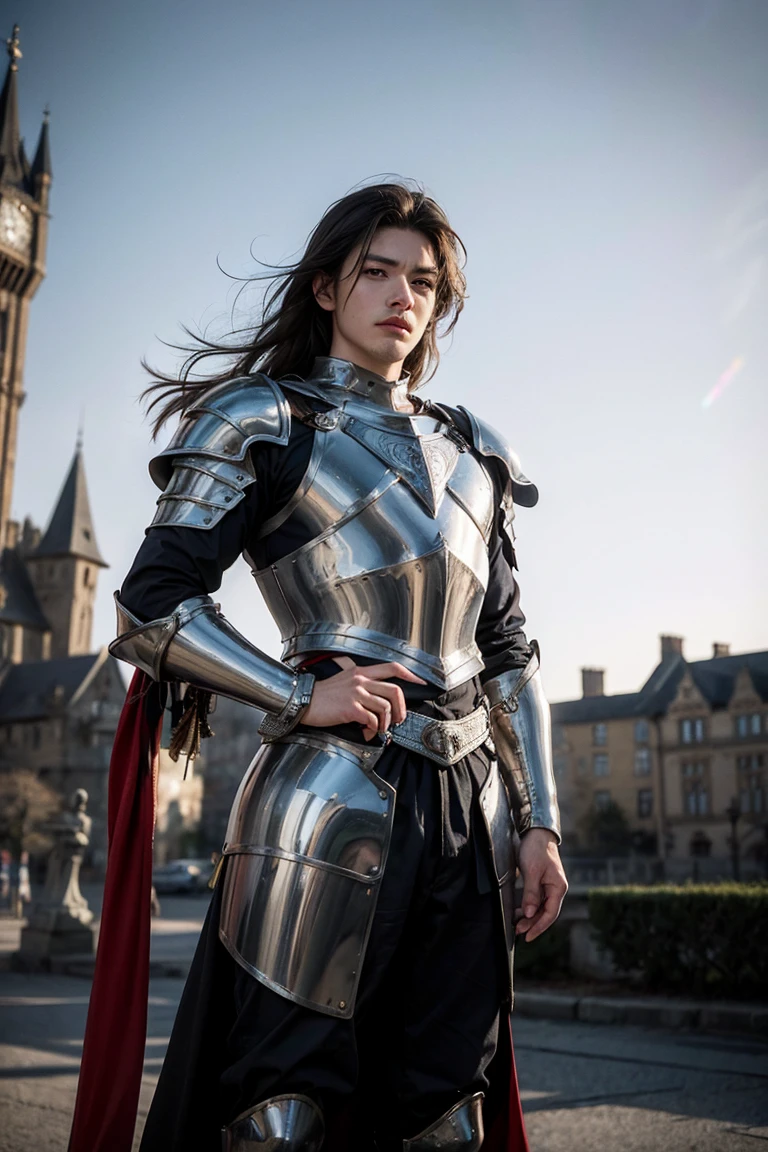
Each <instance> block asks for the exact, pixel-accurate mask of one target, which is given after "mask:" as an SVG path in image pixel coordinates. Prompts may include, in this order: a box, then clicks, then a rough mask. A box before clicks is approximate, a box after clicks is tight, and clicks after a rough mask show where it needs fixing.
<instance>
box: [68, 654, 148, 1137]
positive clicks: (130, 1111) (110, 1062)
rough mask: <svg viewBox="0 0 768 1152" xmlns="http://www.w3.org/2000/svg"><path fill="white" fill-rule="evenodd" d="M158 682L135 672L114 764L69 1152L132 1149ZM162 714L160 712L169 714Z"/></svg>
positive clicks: (140, 1061)
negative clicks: (152, 704) (152, 702)
mask: <svg viewBox="0 0 768 1152" xmlns="http://www.w3.org/2000/svg"><path fill="white" fill-rule="evenodd" d="M156 691H157V686H156V685H155V684H154V683H153V681H152V680H150V678H149V677H148V676H147V675H145V673H143V672H135V673H134V676H133V680H132V681H131V686H130V688H129V689H128V695H127V697H126V700H125V704H124V705H123V711H122V713H121V715H120V722H119V724H118V726H117V734H116V736H115V743H114V747H113V749H112V758H111V760H110V765H109V803H108V816H107V828H108V836H109V854H108V857H107V875H106V880H105V883H104V903H103V907H102V912H101V928H100V931H99V947H98V951H97V953H96V968H95V971H94V975H93V987H92V989H91V1001H90V1006H89V1008H88V1021H87V1023H86V1026H85V1040H84V1042H83V1058H82V1062H81V1064H80V1080H79V1083H78V1087H77V1101H76V1103H75V1115H74V1118H73V1121H72V1132H71V1134H70V1138H69V1152H131V1146H132V1144H133V1131H134V1128H135V1126H136V1111H137V1108H138V1103H139V1090H140V1088H141V1075H142V1069H143V1066H144V1046H145V1042H146V1035H147V999H148V995H149V936H150V899H151V891H152V837H153V834H154V826H155V780H156V772H157V752H158V748H159V745H160V721H159V720H158V722H157V723H153V722H152V721H151V720H150V709H148V708H147V707H146V704H147V699H148V695H149V694H150V693H152V692H156ZM161 715H162V714H160V716H161Z"/></svg>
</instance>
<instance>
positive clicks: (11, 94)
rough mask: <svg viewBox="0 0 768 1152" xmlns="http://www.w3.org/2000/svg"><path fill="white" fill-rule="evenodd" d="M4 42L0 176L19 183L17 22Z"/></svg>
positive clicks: (21, 166) (21, 173)
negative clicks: (5, 55) (4, 71)
mask: <svg viewBox="0 0 768 1152" xmlns="http://www.w3.org/2000/svg"><path fill="white" fill-rule="evenodd" d="M6 45H7V48H8V56H9V58H10V60H9V64H8V71H7V72H6V74H5V83H4V84H3V91H2V93H0V178H2V180H3V181H4V182H5V183H6V184H21V183H23V181H24V164H23V161H22V157H21V138H20V136H19V94H18V88H17V83H16V74H17V72H18V70H19V60H20V59H21V49H20V48H19V26H18V24H14V26H13V32H12V33H11V35H10V37H9V38H8V39H7V40H6Z"/></svg>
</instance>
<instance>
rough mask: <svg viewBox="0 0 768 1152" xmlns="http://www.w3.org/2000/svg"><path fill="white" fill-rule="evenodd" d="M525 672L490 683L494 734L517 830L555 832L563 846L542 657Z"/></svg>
mask: <svg viewBox="0 0 768 1152" xmlns="http://www.w3.org/2000/svg"><path fill="white" fill-rule="evenodd" d="M532 646H533V648H534V653H533V655H532V656H531V659H530V660H529V661H528V663H527V664H526V666H525V668H522V669H515V670H513V671H511V672H505V673H503V675H501V676H497V677H495V678H494V679H493V680H488V681H487V682H486V684H485V693H486V696H487V697H488V701H489V703H490V706H491V732H492V734H493V740H494V743H495V745H496V751H497V753H498V757H499V765H500V768H501V771H502V775H503V777H504V783H505V785H506V787H507V791H508V792H509V798H510V802H511V804H512V812H513V815H514V818H515V826H516V827H517V830H518V832H519V833H520V834H521V835H522V834H523V833H524V832H527V831H528V829H529V828H549V829H550V830H551V831H552V832H554V833H555V835H556V836H557V838H558V843H559V842H560V812H559V809H558V806H557V789H556V787H555V775H554V771H553V768H552V726H551V722H550V713H549V704H548V703H547V699H546V696H545V695H544V689H543V687H542V684H541V674H540V672H539V655H538V648H537V646H536V644H535V643H534V644H533V645H532Z"/></svg>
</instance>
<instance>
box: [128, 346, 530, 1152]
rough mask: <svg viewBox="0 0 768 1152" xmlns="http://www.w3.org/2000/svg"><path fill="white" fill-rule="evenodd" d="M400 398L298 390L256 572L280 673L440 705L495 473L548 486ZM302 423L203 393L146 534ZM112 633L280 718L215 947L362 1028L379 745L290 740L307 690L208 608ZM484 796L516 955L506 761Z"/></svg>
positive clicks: (242, 835) (495, 440)
mask: <svg viewBox="0 0 768 1152" xmlns="http://www.w3.org/2000/svg"><path fill="white" fill-rule="evenodd" d="M395 387H396V386H394V385H393V384H392V383H391V382H388V381H386V380H383V379H382V378H381V377H379V376H375V375H373V374H371V373H367V372H363V371H362V370H361V369H358V368H356V367H355V366H354V365H352V364H349V363H347V362H345V361H339V360H333V359H324V360H320V361H318V363H317V366H316V371H315V373H314V374H313V376H312V378H311V379H310V380H309V381H306V382H291V383H290V384H287V383H286V389H288V388H290V390H291V391H292V392H293V393H299V394H302V395H303V396H305V397H307V398H309V399H310V400H311V401H316V402H317V403H313V404H312V405H311V407H312V408H313V409H317V410H316V411H314V415H312V416H310V417H308V419H311V421H312V423H313V426H314V428H315V437H314V444H313V449H312V454H311V458H310V462H309V465H308V468H307V471H306V474H305V476H304V478H303V479H302V481H301V482H300V484H299V487H298V490H297V492H296V493H295V494H294V496H293V497H292V499H291V500H290V501H289V502H288V504H287V505H286V506H285V507H284V508H283V509H282V510H281V511H280V512H278V513H277V514H276V515H275V516H273V517H272V518H271V519H270V520H268V521H267V522H266V523H265V524H264V525H263V526H262V531H261V535H262V537H266V536H268V535H269V534H270V533H272V532H274V531H275V530H276V529H277V528H278V527H280V526H281V525H283V524H287V523H289V522H290V524H291V526H292V527H293V528H294V529H295V530H296V533H297V535H298V536H299V538H303V539H306V540H308V543H306V544H304V545H303V546H301V547H299V548H297V549H296V550H295V551H294V552H292V553H291V554H290V555H288V556H285V557H283V558H282V559H281V560H278V561H277V562H276V563H274V564H272V565H271V566H270V567H267V568H262V569H257V568H256V565H255V561H254V559H253V558H249V557H246V558H247V559H250V560H251V564H252V567H253V569H254V576H255V577H256V581H257V584H258V585H259V587H260V589H261V591H262V593H263V594H264V597H265V599H266V601H267V604H268V606H269V608H270V610H271V612H272V615H273V616H274V618H275V620H276V621H277V623H278V625H279V627H280V628H281V632H282V637H283V644H284V649H283V659H284V660H286V661H289V662H291V663H292V664H294V665H298V664H299V663H300V662H301V660H302V659H303V658H305V657H306V656H307V655H308V654H309V653H313V652H320V651H322V652H327V651H335V652H344V651H346V652H349V653H355V654H360V655H364V656H369V657H373V658H375V659H380V660H398V661H401V662H402V663H403V664H405V665H406V666H407V667H409V668H411V669H412V670H413V671H414V672H416V673H417V674H418V675H421V676H423V677H424V678H425V679H426V680H428V681H430V682H431V683H433V684H435V685H437V687H438V688H439V689H440V690H441V691H445V690H447V689H449V688H452V687H454V686H457V685H459V684H461V683H463V682H465V681H466V680H467V679H469V678H470V677H471V676H473V675H475V674H476V673H478V672H479V671H480V670H481V669H482V667H483V662H482V658H481V654H480V651H479V649H478V647H477V645H476V642H475V632H476V628H477V623H478V618H479V614H480V609H481V605H482V602H483V598H484V595H485V591H486V586H487V582H488V573H489V561H488V543H489V539H490V534H491V531H492V527H493V523H494V520H495V518H496V516H497V513H498V508H497V504H496V500H497V497H496V488H495V485H494V480H493V475H492V468H489V466H488V463H487V460H488V459H489V458H490V457H496V458H498V460H499V461H501V463H502V466H503V468H504V469H505V475H506V494H505V498H504V500H505V509H506V511H507V514H508V515H509V514H511V508H512V502H513V501H514V500H518V502H520V503H523V504H532V503H535V500H536V497H537V494H536V489H535V488H534V486H533V485H532V484H531V483H530V481H528V480H527V479H526V477H525V476H523V474H522V472H521V471H520V468H519V464H518V463H517V461H516V458H515V457H514V454H513V453H512V452H511V449H509V448H508V447H507V446H506V445H505V444H504V442H503V441H502V440H501V438H500V437H498V435H497V434H495V433H493V432H492V430H491V429H488V428H487V426H485V425H483V424H482V423H481V422H480V421H478V420H477V419H476V418H475V417H473V416H470V415H469V414H465V415H466V422H467V428H468V431H467V435H466V436H465V435H463V434H462V433H461V432H460V431H459V430H458V429H457V427H456V424H454V423H453V422H452V421H451V420H448V419H445V418H443V415H442V412H443V410H441V409H436V410H435V411H433V412H431V413H430V411H429V409H428V407H426V406H425V407H424V409H423V411H422V412H420V413H418V414H416V415H411V414H405V413H403V412H400V411H397V410H396V408H395V403H396V392H395ZM290 416H291V413H290V408H289V405H288V402H287V400H286V398H285V396H284V394H283V392H282V390H281V389H280V388H279V387H278V386H277V385H276V384H274V383H272V382H271V381H268V380H266V379H265V378H263V377H258V376H255V377H248V378H246V379H244V380H238V381H232V382H230V383H228V384H227V385H222V386H220V387H218V388H215V389H213V390H211V392H209V393H207V394H206V396H205V397H204V399H203V401H202V403H200V404H198V405H196V406H194V407H193V408H192V409H190V411H189V412H188V413H187V414H186V416H185V418H184V420H183V421H182V425H181V427H180V429H179V432H178V433H177V434H176V436H175V437H174V439H173V441H172V443H171V446H170V448H169V449H168V450H167V451H166V452H164V453H162V454H161V455H160V456H159V457H157V458H156V459H155V460H154V461H153V463H152V465H151V472H152V475H153V477H154V478H155V480H156V481H157V482H158V483H159V484H160V485H161V486H164V491H163V494H162V496H161V497H160V500H159V510H158V513H157V516H156V517H155V520H154V521H153V527H154V526H159V525H163V524H185V525H188V526H190V527H193V528H196V529H199V530H206V529H208V528H210V527H212V526H213V524H214V523H215V522H216V520H217V519H218V518H220V517H221V516H222V515H223V514H224V512H225V511H226V510H227V508H229V507H232V506H233V505H234V504H235V503H236V502H237V500H239V499H242V498H243V494H244V491H245V489H246V487H247V485H248V484H250V483H253V481H254V480H255V472H254V470H253V467H252V465H251V462H250V460H249V456H248V448H249V446H250V445H251V444H253V443H255V442H258V441H259V440H264V441H271V442H273V443H283V444H284V443H287V440H288V435H289V431H290ZM494 467H495V465H494ZM119 628H120V631H121V633H122V635H121V637H120V639H119V640H118V641H116V642H115V643H114V644H113V645H112V649H111V650H112V652H113V654H114V655H116V656H120V657H122V658H124V659H128V660H129V661H131V662H132V663H135V664H137V665H138V666H139V667H141V668H143V669H144V670H145V671H147V672H148V673H149V674H150V675H152V676H155V677H156V678H158V677H171V678H176V679H178V680H181V681H186V682H189V683H193V684H196V685H198V686H200V687H203V688H207V689H209V690H211V691H213V692H221V693H223V694H225V695H229V696H232V697H234V698H235V699H238V700H243V701H245V702H246V703H250V704H256V705H258V706H259V707H261V708H264V709H266V711H267V712H268V713H271V714H272V716H273V717H275V723H274V725H273V727H272V730H271V732H270V734H269V743H267V744H265V745H264V746H263V747H262V749H260V751H259V753H258V754H257V756H256V758H255V760H254V762H253V764H252V765H251V768H250V769H249V771H248V773H247V775H246V777H245V778H244V780H243V783H242V784H241V787H240V790H239V792H238V796H237V798H236V800H235V803H234V806H233V810H232V815H231V818H230V823H229V827H228V830H227V839H226V844H225V849H224V851H225V860H226V867H225V869H224V881H223V883H224V892H223V909H222V914H221V921H220V932H221V938H222V940H223V942H224V943H225V945H226V947H227V948H228V949H229V950H230V952H231V953H232V955H233V956H234V957H235V958H236V959H237V961H238V962H239V963H240V964H241V965H242V966H243V967H245V968H246V969H247V970H248V971H249V972H251V973H252V974H253V975H254V976H255V977H257V979H259V980H261V981H262V982H263V983H265V984H267V985H268V986H270V987H272V988H273V989H275V990H276V991H278V992H280V993H281V994H282V995H284V996H286V997H287V998H289V999H291V1000H294V1001H296V1002H297V1003H300V1004H304V1005H308V1006H310V1007H313V1008H315V1009H316V1010H318V1011H320V1012H324V1013H327V1014H330V1015H335V1016H342V1017H348V1016H351V1015H352V1012H353V1010H354V1002H355V995H356V991H357V983H358V979H359V974H360V970H361V965H362V959H363V954H364V950H365V946H366V942H367V939H368V934H369V930H370V926H371V921H372V917H373V913H374V909H375V904H376V898H377V894H378V888H379V884H380V880H381V875H382V872H383V869H384V866H385V863H386V856H387V849H388V844H389V836H390V829H391V820H392V812H393V799H394V794H393V790H392V789H391V787H390V786H389V785H387V784H385V783H384V781H383V780H381V779H380V778H379V777H378V776H377V775H376V773H375V770H374V769H375V763H376V758H377V756H378V755H379V754H380V751H381V750H380V749H373V748H365V747H361V746H358V745H354V744H348V743H346V742H344V741H340V740H338V739H336V738H334V737H331V736H330V735H327V734H325V733H323V732H320V731H318V732H313V733H312V734H311V735H307V734H305V733H301V734H299V733H294V734H293V735H291V736H288V737H285V736H283V735H282V733H284V732H285V730H286V728H287V727H290V725H291V724H292V723H295V715H296V704H297V701H298V702H299V704H300V702H301V700H302V698H306V687H307V683H305V682H303V681H302V678H301V677H299V676H298V675H297V674H296V672H294V670H293V668H292V667H288V666H287V665H286V664H281V663H279V662H278V661H275V660H272V659H271V658H270V657H268V656H266V655H264V654H263V653H261V652H259V651H258V649H256V648H254V647H253V646H252V645H251V644H250V643H249V642H248V641H247V640H246V639H245V638H244V637H242V636H241V635H240V634H239V633H237V632H236V631H235V629H233V628H232V627H231V626H230V625H229V624H228V623H227V621H226V620H225V619H224V617H222V616H221V614H220V613H219V612H218V608H217V606H216V605H214V604H213V602H212V601H211V599H210V597H197V598H195V599H194V600H190V601H187V602H186V603H185V604H183V605H180V606H179V608H178V609H177V610H176V612H174V613H173V614H172V615H171V616H170V617H168V618H167V619H164V620H158V621H153V622H151V623H150V624H144V625H142V624H140V623H139V622H138V621H136V620H134V619H133V618H132V617H130V615H129V614H128V613H126V612H125V611H124V610H120V612H119ZM515 675H517V674H515ZM513 679H514V677H513ZM311 680H312V678H311V677H309V680H308V683H309V684H310V685H311ZM501 680H503V681H504V684H506V680H504V678H501ZM302 693H304V696H302ZM489 699H491V697H490V696H489ZM491 703H497V701H496V700H495V698H493V699H491ZM488 723H489V722H488V713H487V709H486V708H485V707H484V708H482V709H479V710H478V711H477V712H476V713H473V714H472V715H471V716H468V717H464V718H462V719H461V720H459V721H443V722H439V723H435V722H431V721H429V720H428V719H427V718H425V717H417V716H413V715H412V714H409V717H408V718H407V719H406V722H405V724H404V725H402V726H399V727H401V728H402V731H401V732H397V731H396V732H395V733H394V738H395V739H397V740H398V742H402V743H404V744H406V746H408V747H415V748H418V750H419V751H421V752H422V753H423V754H424V755H426V756H431V758H432V759H434V760H436V761H438V762H439V763H443V764H450V763H453V762H455V760H457V759H459V758H460V757H461V756H462V755H466V753H467V752H468V751H470V750H471V749H472V748H476V747H478V745H479V744H480V743H482V742H483V741H484V740H485V739H486V738H487V734H488ZM275 737H276V738H275ZM542 754H546V755H548V752H544V753H542ZM508 775H509V774H508V773H506V772H505V782H506V781H507V779H508ZM481 803H482V808H483V814H484V817H485V821H486V824H487V827H488V830H489V837H490V840H491V842H492V846H493V855H494V861H495V866H496V871H497V875H498V879H499V885H500V899H501V903H502V908H503V911H504V916H505V923H506V930H507V938H508V942H509V945H510V951H511V946H512V943H513V941H514V920H513V916H512V892H513V882H514V864H513V847H512V836H513V828H512V823H511V819H510V809H509V799H508V797H507V791H506V789H505V786H504V784H503V783H502V780H501V778H500V776H499V771H498V768H497V766H496V764H495V763H491V766H490V769H489V774H488V778H487V780H486V782H485V784H484V786H483V789H482V791H481ZM547 826H550V825H547ZM425 1136H426V1134H425ZM478 1146H479V1145H478ZM413 1147H414V1149H415V1148H417V1147H418V1148H421V1147H422V1145H420V1144H419V1145H416V1144H413ZM423 1147H424V1148H427V1147H432V1145H429V1144H425V1145H423ZM456 1147H457V1148H458V1147H460V1145H456ZM462 1147H463V1146H462ZM466 1147H473V1145H466Z"/></svg>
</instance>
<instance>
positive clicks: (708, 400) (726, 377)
mask: <svg viewBox="0 0 768 1152" xmlns="http://www.w3.org/2000/svg"><path fill="white" fill-rule="evenodd" d="M744 363H745V361H744V357H743V356H737V357H736V359H735V360H734V361H733V362H732V363H731V364H729V365H728V367H727V368H726V370H725V372H723V374H722V376H721V377H720V379H719V380H718V382H717V384H715V386H714V388H712V389H711V391H709V392H708V393H707V395H706V396H705V397H704V399H703V400H702V402H701V406H702V408H711V407H712V405H713V404H714V402H715V400H717V399H719V397H720V396H722V394H723V392H725V390H726V388H727V387H728V385H729V384H732V383H733V381H734V380H735V379H736V377H737V376H738V374H739V372H741V370H742V368H743V367H744Z"/></svg>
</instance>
